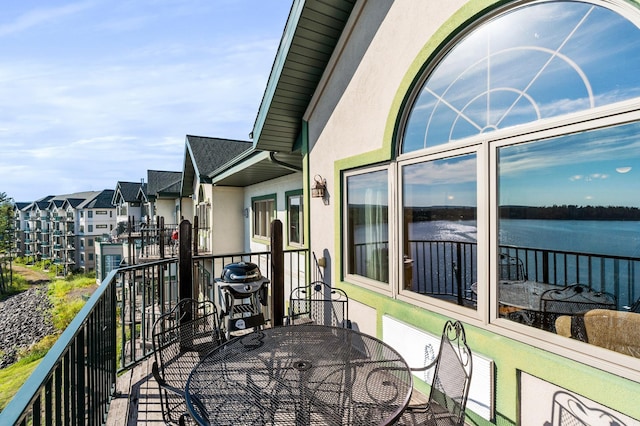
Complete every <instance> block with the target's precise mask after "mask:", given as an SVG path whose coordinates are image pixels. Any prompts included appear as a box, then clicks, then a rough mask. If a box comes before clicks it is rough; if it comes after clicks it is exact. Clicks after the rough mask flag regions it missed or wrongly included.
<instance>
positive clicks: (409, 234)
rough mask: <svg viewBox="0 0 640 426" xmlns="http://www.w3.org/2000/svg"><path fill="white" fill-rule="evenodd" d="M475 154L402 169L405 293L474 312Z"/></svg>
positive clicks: (426, 162)
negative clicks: (406, 291) (419, 295)
mask: <svg viewBox="0 0 640 426" xmlns="http://www.w3.org/2000/svg"><path fill="white" fill-rule="evenodd" d="M476 163H477V155H476V154H475V153H473V154H464V155H459V156H456V157H447V158H441V159H434V160H428V161H422V162H417V163H412V164H408V165H405V166H403V167H402V169H401V170H402V173H401V174H402V204H403V205H402V211H403V230H404V232H403V240H402V250H403V252H402V254H403V259H405V261H407V260H410V263H407V266H406V267H405V268H404V270H403V273H404V274H405V277H404V280H403V282H404V286H403V288H404V289H405V290H410V291H412V292H415V293H418V294H423V295H427V296H430V297H434V298H437V299H440V300H444V301H447V302H450V303H455V304H457V305H459V306H465V307H470V308H472V309H476V308H477V302H476V301H475V295H474V292H473V291H472V285H473V284H474V283H477V281H478V272H477V269H478V266H477V265H478V259H477V242H478V241H477V197H478V195H477V193H478V189H477V164H476Z"/></svg>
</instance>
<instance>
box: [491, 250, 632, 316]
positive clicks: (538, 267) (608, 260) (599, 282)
mask: <svg viewBox="0 0 640 426" xmlns="http://www.w3.org/2000/svg"><path fill="white" fill-rule="evenodd" d="M500 252H501V253H504V254H507V255H509V256H511V257H514V258H517V259H519V260H520V261H521V262H522V264H523V267H524V271H525V276H526V278H527V279H528V280H531V281H538V282H543V283H548V284H554V285H557V286H562V287H565V286H568V285H571V284H576V283H579V284H584V285H586V286H587V287H589V288H591V289H593V290H595V291H600V292H607V293H611V294H612V295H614V296H615V298H616V301H617V304H618V306H617V308H618V309H625V307H628V306H632V305H633V304H634V302H635V301H636V300H638V299H639V298H640V287H638V282H637V278H638V277H640V257H630V256H613V255H604V254H596V253H579V252H570V251H558V250H546V249H536V248H529V247H516V246H501V247H500Z"/></svg>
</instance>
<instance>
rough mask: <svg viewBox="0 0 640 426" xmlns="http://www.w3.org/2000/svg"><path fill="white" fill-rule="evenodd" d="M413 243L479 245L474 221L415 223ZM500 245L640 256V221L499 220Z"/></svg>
mask: <svg viewBox="0 0 640 426" xmlns="http://www.w3.org/2000/svg"><path fill="white" fill-rule="evenodd" d="M409 239H411V240H440V241H459V242H476V241H477V224H476V222H475V221H459V222H449V221H433V222H417V223H413V224H412V225H411V227H410V228H409ZM500 245H508V246H516V247H528V248H536V249H548V250H558V251H571V252H580V253H591V254H600V255H605V256H628V257H640V222H633V221H597V220H523V219H501V220H500Z"/></svg>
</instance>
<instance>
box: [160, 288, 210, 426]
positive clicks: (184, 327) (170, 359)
mask: <svg viewBox="0 0 640 426" xmlns="http://www.w3.org/2000/svg"><path fill="white" fill-rule="evenodd" d="M220 343H222V334H221V331H220V327H219V321H218V312H217V309H216V306H215V304H214V303H213V302H210V301H203V302H198V301H197V300H194V299H182V300H180V302H178V304H177V305H176V306H175V307H174V308H173V309H172V310H171V311H169V312H167V313H165V314H163V315H161V316H160V317H159V318H158V319H157V320H156V322H155V323H154V325H153V350H154V357H155V365H154V369H156V371H157V374H158V376H159V378H160V380H161V381H162V382H164V384H165V385H166V386H164V387H165V388H166V387H172V388H175V389H182V390H184V388H185V385H186V383H187V379H188V377H189V373H190V372H191V370H192V369H193V367H195V366H196V364H197V363H198V362H199V361H200V359H201V358H202V357H204V356H205V355H207V354H208V353H209V352H211V351H212V350H213V349H215V348H216V347H217V346H218V345H220ZM160 388H161V390H160V399H161V404H162V408H163V416H165V421H168V422H175V423H177V422H178V419H179V417H180V415H182V414H183V413H184V412H185V406H184V397H182V396H180V395H175V392H174V393H172V392H168V391H167V390H166V389H164V388H163V383H160Z"/></svg>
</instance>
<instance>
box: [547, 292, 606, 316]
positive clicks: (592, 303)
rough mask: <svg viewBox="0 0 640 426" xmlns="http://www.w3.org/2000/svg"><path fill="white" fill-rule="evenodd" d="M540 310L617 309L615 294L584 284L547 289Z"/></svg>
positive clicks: (562, 311)
mask: <svg viewBox="0 0 640 426" xmlns="http://www.w3.org/2000/svg"><path fill="white" fill-rule="evenodd" d="M540 308H541V309H540V310H541V311H542V312H549V313H554V314H565V315H571V314H578V313H584V312H587V311H589V310H591V309H616V298H615V296H614V295H612V294H609V293H605V292H600V291H594V290H592V289H590V288H589V287H587V286H585V285H583V284H574V285H570V286H568V287H564V288H562V289H551V290H547V291H545V292H544V293H542V295H541V296H540Z"/></svg>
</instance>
